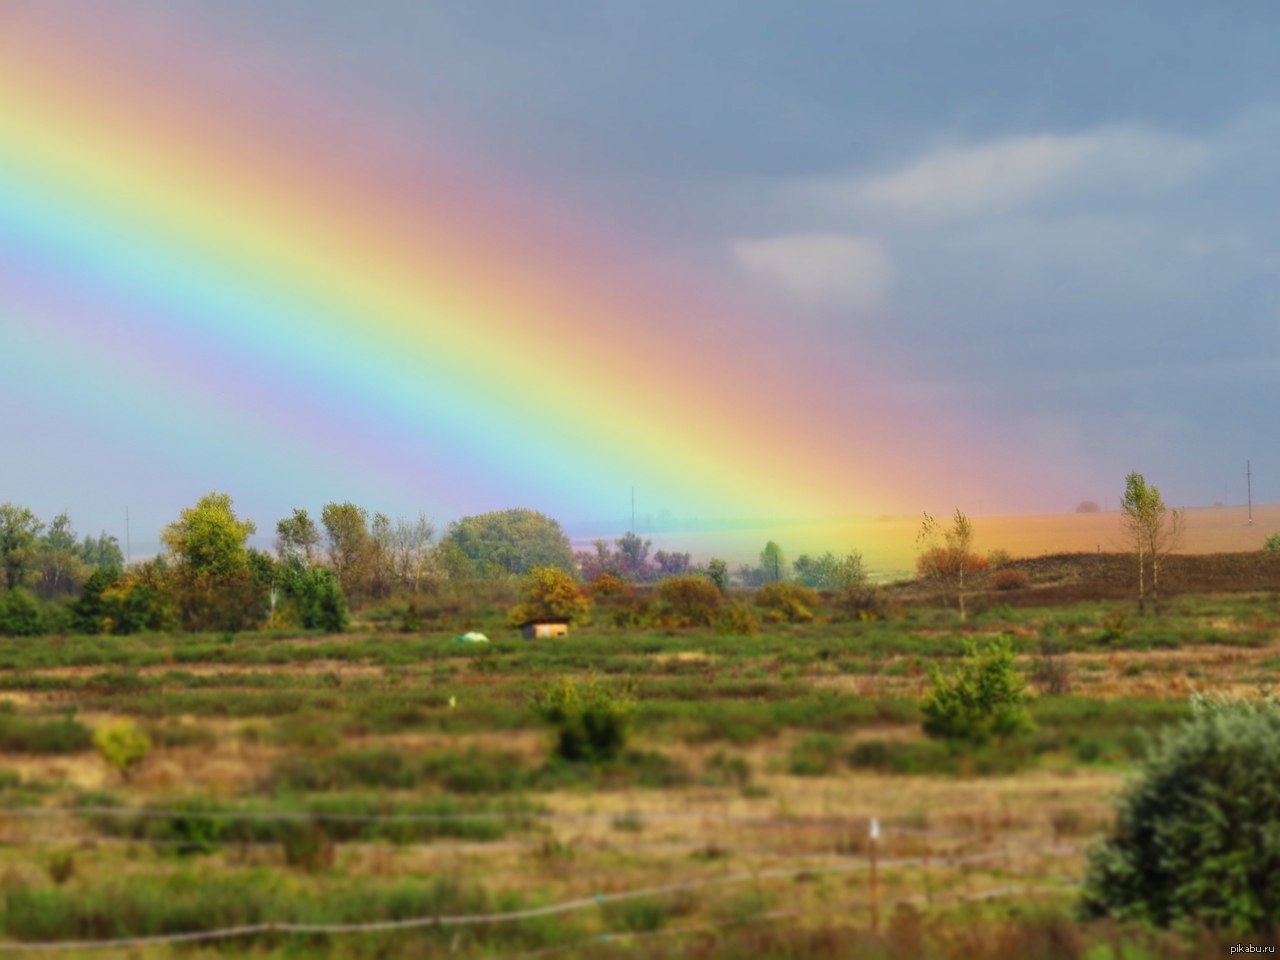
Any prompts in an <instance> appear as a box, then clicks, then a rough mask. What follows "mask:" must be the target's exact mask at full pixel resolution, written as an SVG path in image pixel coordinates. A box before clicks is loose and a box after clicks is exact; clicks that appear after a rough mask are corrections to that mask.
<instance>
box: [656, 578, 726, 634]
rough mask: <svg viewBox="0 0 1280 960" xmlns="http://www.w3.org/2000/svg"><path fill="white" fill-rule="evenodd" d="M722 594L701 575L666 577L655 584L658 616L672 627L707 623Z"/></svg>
mask: <svg viewBox="0 0 1280 960" xmlns="http://www.w3.org/2000/svg"><path fill="white" fill-rule="evenodd" d="M722 599H723V597H722V596H721V594H720V591H719V589H717V587H716V585H715V584H714V583H712V582H711V581H710V580H708V579H706V578H705V577H696V576H684V577H668V578H667V579H665V580H663V581H662V582H661V583H660V584H658V602H659V603H660V604H661V605H662V613H661V618H662V620H663V621H664V622H666V623H667V624H669V625H670V626H673V627H709V626H711V625H712V624H714V623H715V622H716V620H717V618H718V616H719V613H720V604H721V601H722Z"/></svg>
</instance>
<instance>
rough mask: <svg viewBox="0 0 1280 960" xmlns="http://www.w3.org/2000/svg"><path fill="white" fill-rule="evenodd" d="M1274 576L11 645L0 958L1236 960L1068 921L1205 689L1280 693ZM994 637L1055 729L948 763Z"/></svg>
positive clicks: (380, 618)
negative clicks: (1087, 879)
mask: <svg viewBox="0 0 1280 960" xmlns="http://www.w3.org/2000/svg"><path fill="white" fill-rule="evenodd" d="M1273 559H1274V558H1272V557H1270V556H1268V557H1263V556H1261V555H1260V554H1241V555H1237V556H1235V557H1232V556H1226V555H1224V556H1210V557H1203V558H1174V561H1175V562H1171V563H1170V565H1169V580H1168V583H1169V593H1170V595H1169V596H1168V597H1167V598H1166V600H1165V603H1164V604H1163V607H1162V610H1161V612H1160V613H1159V614H1158V615H1154V616H1149V617H1146V618H1141V619H1140V618H1138V617H1137V616H1136V614H1135V610H1134V605H1133V604H1132V602H1131V601H1129V600H1128V599H1127V596H1126V595H1127V591H1128V588H1127V586H1126V584H1127V580H1126V579H1125V572H1126V569H1127V567H1126V564H1128V563H1130V561H1128V560H1127V559H1126V558H1123V557H1118V556H1111V557H1109V556H1105V555H1103V556H1083V557H1052V558H1036V559H1034V560H1031V561H1025V562H1023V564H1021V566H1022V567H1023V568H1025V569H1026V570H1027V571H1028V574H1029V578H1030V583H1031V585H1030V587H1029V588H1026V589H1022V590H1008V591H992V592H990V593H979V594H975V596H974V597H972V598H971V602H970V606H971V609H973V610H974V611H975V612H974V613H973V614H972V615H971V616H970V617H969V618H968V620H967V621H965V622H963V623H962V622H960V621H959V619H958V617H957V614H956V612H955V611H954V610H952V609H950V608H949V607H947V606H946V605H945V604H943V603H941V602H940V599H939V598H938V597H935V596H932V595H930V594H929V593H928V592H927V591H925V590H922V589H921V588H920V587H919V586H918V585H901V586H898V587H895V588H893V589H891V590H890V591H889V593H890V596H891V597H892V598H893V599H892V605H891V610H890V614H889V616H888V617H886V618H884V619H879V620H874V621H863V620H857V619H847V618H844V617H842V616H840V615H839V614H838V612H837V611H836V610H834V609H826V608H824V609H821V610H819V611H817V612H818V614H819V616H818V618H817V619H816V620H815V621H813V622H810V623H794V624H793V623H771V624H765V625H763V626H762V627H761V629H760V632H759V633H758V635H755V636H727V635H722V634H719V633H716V632H714V631H712V630H709V629H686V630H639V629H631V628H619V627H612V626H608V625H606V624H607V623H608V618H607V613H608V611H607V608H606V609H604V610H598V611H597V616H596V620H595V624H596V625H594V626H590V625H589V626H586V627H582V628H578V629H575V630H574V632H573V633H572V635H571V636H570V637H568V638H567V639H563V640H556V641H524V640H522V639H520V638H519V637H518V635H517V634H516V633H515V631H512V630H510V629H509V628H507V627H505V626H504V623H503V615H502V606H503V598H502V597H501V596H493V597H491V598H489V599H490V600H491V601H492V602H487V603H477V604H474V605H471V606H449V605H447V604H445V605H442V606H440V607H437V608H432V609H429V610H426V611H424V613H425V618H426V627H425V628H419V625H418V624H415V623H408V622H407V621H406V617H405V611H404V610H403V609H400V608H396V607H388V608H386V609H382V610H372V611H367V612H366V615H365V617H364V618H363V619H362V620H361V621H360V622H359V624H358V627H359V629H357V630H355V631H353V632H352V633H350V634H349V635H344V636H339V637H320V636H305V635H303V636H277V635H264V634H224V635H218V636H210V635H138V636H131V637H74V636H68V637H60V638H52V639H47V638H46V639H39V640H6V641H2V642H0V703H2V704H3V708H2V710H0V806H2V808H3V809H0V841H3V845H2V846H0V888H2V890H0V893H2V896H3V910H2V912H0V941H3V943H2V945H3V946H4V947H5V948H6V949H12V948H14V947H18V946H20V945H21V944H23V943H28V944H33V945H34V944H36V943H42V942H44V943H47V942H49V941H57V940H99V939H116V938H129V937H165V936H169V935H176V934H185V933H198V932H200V931H211V930H218V929H224V928H236V927H246V926H248V927H254V928H255V929H253V930H250V931H241V933H242V935H240V936H236V937H233V938H231V939H227V940H212V939H211V940H210V941H208V942H202V941H199V940H197V941H196V942H193V943H166V942H155V943H143V944H141V945H122V946H119V947H114V948H109V949H102V950H98V951H95V953H94V956H99V957H125V956H128V957H146V958H152V957H167V956H171V955H172V956H183V957H192V958H194V957H204V956H210V957H211V956H215V955H216V956H225V955H228V954H231V955H252V956H261V957H303V956H307V957H310V956H333V957H348V956H351V957H355V956H384V957H402V956H404V957H429V956H445V955H447V956H458V957H480V956H483V957H520V956H550V957H614V956H652V957H706V958H711V957H747V956H750V957H753V958H762V957H796V958H799V957H833V958H834V957H852V956H872V957H875V956H884V957H908V956H943V957H962V956H963V957H992V958H996V957H1000V958H1003V957H1014V956H1043V957H1085V956H1089V957H1103V956H1120V955H1123V956H1125V957H1147V956H1150V957H1156V956H1161V957H1168V956H1175V957H1176V956H1186V957H1193V956H1207V955H1219V954H1221V955H1225V953H1226V947H1225V945H1222V944H1217V943H1214V942H1211V941H1210V940H1209V939H1206V937H1205V935H1197V934H1195V933H1194V932H1193V933H1191V934H1180V935H1176V936H1175V935H1174V934H1169V933H1159V932H1152V931H1145V930H1140V929H1137V928H1124V927H1118V926H1115V925H1113V924H1110V923H1100V922H1091V923H1083V922H1080V921H1078V920H1076V919H1075V917H1074V915H1073V912H1072V911H1073V901H1074V897H1075V892H1074V888H1073V884H1075V883H1076V882H1078V881H1079V879H1080V878H1081V876H1082V873H1083V868H1084V866H1083V865H1084V859H1083V852H1084V851H1085V850H1086V849H1087V847H1088V845H1089V843H1090V842H1091V839H1092V838H1093V837H1095V836H1096V835H1097V834H1098V833H1099V832H1100V831H1103V830H1105V829H1106V828H1107V826H1108V824H1109V823H1110V820H1111V815H1112V814H1111V804H1110V798H1111V796H1112V795H1113V794H1114V793H1115V792H1116V791H1117V790H1118V789H1120V788H1121V786H1122V785H1123V782H1124V778H1125V775H1126V772H1127V771H1128V770H1129V769H1130V765H1131V762H1132V760H1133V758H1134V757H1136V756H1138V755H1139V754H1140V753H1141V751H1142V750H1143V746H1144V743H1145V738H1146V737H1147V735H1148V734H1150V733H1153V732H1155V731H1158V730H1159V729H1160V728H1161V727H1163V726H1165V725H1167V724H1170V723H1172V722H1176V721H1177V720H1178V718H1180V717H1182V716H1184V715H1185V714H1186V711H1187V698H1188V695H1189V694H1190V693H1191V692H1192V691H1193V690H1231V691H1235V692H1238V693H1244V694H1254V693H1256V692H1257V691H1258V689H1259V688H1260V687H1264V686H1266V685H1268V684H1272V683H1274V682H1276V681H1277V680H1280V635H1278V634H1280V598H1278V596H1277V594H1276V593H1275V592H1274V587H1275V586H1276V585H1277V584H1280V565H1277V564H1276V563H1275V562H1273ZM406 625H407V626H411V627H413V629H410V630H404V629H402V628H403V627H405V626H406ZM464 629H480V630H483V631H485V632H486V633H488V634H489V635H490V636H491V637H492V638H493V639H492V642H491V643H488V644H464V643H456V642H454V641H453V636H454V634H455V633H457V632H460V631H462V630H464ZM999 635H1007V636H1010V637H1012V638H1013V642H1014V644H1015V646H1016V648H1017V649H1018V651H1019V654H1020V655H1019V661H1018V666H1019V670H1020V671H1021V672H1022V673H1023V674H1024V676H1025V678H1026V680H1027V683H1028V686H1029V688H1030V689H1031V690H1032V691H1034V692H1035V693H1036V694H1037V696H1036V697H1035V699H1034V700H1033V703H1032V714H1033V717H1034V719H1035V721H1036V729H1035V730H1034V731H1033V732H1031V733H1028V734H1025V735H1023V736H1020V737H1018V738H1016V739H1014V740H1013V741H1011V742H1008V743H1005V744H1001V745H998V746H992V747H986V748H970V749H957V748H951V747H948V746H946V745H945V744H943V743H940V742H938V741H934V740H930V739H927V738H925V737H924V736H923V734H922V732H921V726H920V722H921V713H920V707H919V703H920V698H921V696H922V695H923V693H924V692H925V691H926V690H927V689H928V685H929V670H930V668H931V667H932V666H934V665H942V666H944V667H945V666H947V665H948V664H949V663H952V662H954V661H955V659H956V658H957V657H958V656H959V655H960V654H961V652H962V649H963V645H964V642H965V641H966V640H975V639H976V640H981V639H983V638H986V637H995V636H999ZM589 677H590V678H594V682H595V683H596V684H598V685H600V686H602V687H603V688H605V689H607V690H611V691H617V692H622V691H630V693H631V695H632V696H633V697H634V699H635V703H636V707H635V712H634V715H633V724H632V737H631V740H630V743H629V745H628V747H627V749H626V750H625V751H624V752H623V753H622V755H621V756H620V757H618V758H617V759H614V760H611V761H609V762H606V763H597V764H575V763H568V762H565V761H563V760H560V759H558V758H557V757H556V756H555V752H554V750H553V747H554V739H553V733H552V731H551V730H550V729H549V727H548V726H547V724H546V723H545V722H544V721H543V720H542V719H541V718H540V716H539V714H538V712H537V711H536V710H535V709H534V705H533V697H534V695H535V694H536V693H537V692H538V691H539V690H543V689H545V688H546V686H547V685H548V684H553V683H555V682H557V681H560V680H562V679H564V678H573V679H575V680H578V681H580V682H585V681H587V679H588V678H589ZM117 717H129V718H132V719H134V720H135V721H136V722H137V723H139V724H140V725H142V726H143V727H144V728H145V729H146V730H147V731H148V733H149V735H150V737H151V739H152V741H153V744H154V748H153V750H152V752H151V754H150V756H148V757H147V758H146V759H145V760H144V761H143V762H142V763H141V764H140V765H139V766H138V767H137V769H136V770H135V771H134V772H132V773H131V775H130V776H129V777H128V778H125V777H124V776H122V775H121V774H120V773H118V772H116V771H114V770H112V769H111V768H109V767H108V766H107V764H106V763H105V762H104V761H103V760H102V759H101V758H100V757H99V756H98V754H97V753H96V752H95V751H94V749H93V746H92V744H91V731H93V730H94V729H96V728H99V727H101V726H103V725H104V724H106V723H107V722H108V721H110V720H111V719H113V718H117ZM873 818H874V819H875V821H876V823H877V825H878V827H879V834H880V835H879V838H878V839H877V840H874V841H873V840H872V839H871V836H870V833H871V830H870V825H871V821H872V819H873ZM873 858H874V861H875V870H874V880H873V872H872V861H873ZM290 924H293V925H296V929H292V930H291V929H287V925H290ZM334 924H338V925H354V926H355V927H361V928H360V929H355V928H354V927H353V928H352V929H334V928H331V927H330V928H328V929H326V926H327V925H334ZM398 924H399V925H400V926H399V928H397V925H398ZM257 925H263V926H261V927H259V926H257ZM272 925H274V927H272ZM380 925H381V926H380ZM1197 936H1199V937H1200V939H1197ZM1120 944H1124V945H1125V946H1124V950H1126V951H1128V952H1124V953H1123V954H1121V953H1119V952H1117V951H1119V950H1120V949H1121V948H1120V947H1119V946H1118V945H1120ZM1113 948H1114V950H1113ZM42 955H47V954H42Z"/></svg>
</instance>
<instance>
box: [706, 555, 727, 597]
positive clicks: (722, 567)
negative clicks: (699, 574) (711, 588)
mask: <svg viewBox="0 0 1280 960" xmlns="http://www.w3.org/2000/svg"><path fill="white" fill-rule="evenodd" d="M707 576H708V577H710V578H711V582H712V583H714V584H715V585H716V589H717V590H719V591H720V592H721V593H728V592H729V564H728V563H726V562H725V561H723V560H721V559H720V558H719V557H712V558H711V559H710V560H708V561H707Z"/></svg>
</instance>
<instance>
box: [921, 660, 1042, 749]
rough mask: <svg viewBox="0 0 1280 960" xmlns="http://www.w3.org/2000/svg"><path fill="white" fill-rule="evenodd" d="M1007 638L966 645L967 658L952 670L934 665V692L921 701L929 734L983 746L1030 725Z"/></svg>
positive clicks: (925, 726)
mask: <svg viewBox="0 0 1280 960" xmlns="http://www.w3.org/2000/svg"><path fill="white" fill-rule="evenodd" d="M1013 661H1014V654H1013V647H1012V645H1011V643H1010V641H1009V638H1008V637H1002V638H1001V639H999V640H995V641H992V642H991V643H990V644H989V645H988V646H987V648H986V649H985V650H981V651H980V650H978V648H977V646H976V645H975V644H974V643H973V642H972V641H966V643H965V656H964V659H963V661H962V662H961V664H960V666H959V667H958V668H957V670H956V671H955V673H953V674H951V675H950V676H947V675H944V674H943V673H942V671H941V670H940V669H938V667H936V666H935V667H933V669H932V672H931V678H932V680H933V690H932V692H931V693H930V694H929V696H928V698H927V699H926V700H925V701H924V703H923V704H922V705H921V710H922V711H923V712H924V716H925V720H924V731H925V733H927V734H928V735H929V736H931V737H939V738H941V739H944V740H961V741H965V742H968V743H974V744H982V743H986V742H987V741H989V740H991V739H992V738H993V737H994V738H999V739H1004V738H1006V737H1009V736H1012V735H1013V734H1016V733H1022V732H1024V731H1028V730H1030V729H1031V728H1032V723H1031V715H1030V714H1029V713H1028V712H1027V708H1026V704H1025V702H1024V701H1025V694H1024V692H1023V684H1022V679H1021V678H1020V677H1019V676H1018V675H1017V673H1016V672H1015V671H1014V668H1013Z"/></svg>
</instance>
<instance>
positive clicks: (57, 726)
mask: <svg viewBox="0 0 1280 960" xmlns="http://www.w3.org/2000/svg"><path fill="white" fill-rule="evenodd" d="M89 744H90V735H89V728H88V727H86V726H85V725H84V724H82V723H81V722H80V721H78V720H76V719H75V718H74V717H60V718H59V719H57V720H39V719H36V718H34V717H22V716H18V715H17V714H14V713H10V712H7V711H6V712H3V713H0V752H3V753H78V752H79V751H81V750H86V749H88V747H89Z"/></svg>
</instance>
